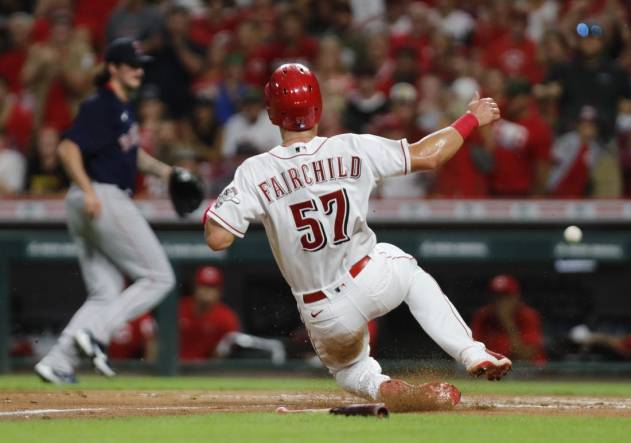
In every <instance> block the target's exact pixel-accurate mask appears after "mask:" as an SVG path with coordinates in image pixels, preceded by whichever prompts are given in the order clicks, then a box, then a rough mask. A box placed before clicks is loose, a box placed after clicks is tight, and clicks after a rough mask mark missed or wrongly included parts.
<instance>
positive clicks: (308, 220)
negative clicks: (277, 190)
mask: <svg viewBox="0 0 631 443" xmlns="http://www.w3.org/2000/svg"><path fill="white" fill-rule="evenodd" d="M319 200H320V202H321V203H322V208H323V209H324V215H326V216H333V217H334V224H333V244H334V245H339V244H341V243H344V242H347V241H349V240H350V237H349V236H348V233H347V225H348V195H347V194H346V189H344V188H342V189H339V190H337V191H334V192H330V193H328V194H324V195H321V196H320V197H319ZM289 209H291V214H292V216H293V217H294V223H295V224H296V228H298V231H307V232H306V233H305V234H304V235H303V236H302V237H300V244H301V245H302V249H304V250H305V251H309V252H315V251H319V250H320V249H322V248H324V247H325V246H326V244H327V242H328V240H327V235H326V232H325V230H324V226H323V225H322V222H321V221H320V220H319V218H318V215H319V213H320V212H321V211H320V209H319V208H318V206H317V204H316V201H315V199H313V200H307V201H304V202H301V203H295V204H293V205H291V206H289ZM334 211H335V214H334ZM310 212H315V214H309V213H310ZM309 215H311V216H309Z"/></svg>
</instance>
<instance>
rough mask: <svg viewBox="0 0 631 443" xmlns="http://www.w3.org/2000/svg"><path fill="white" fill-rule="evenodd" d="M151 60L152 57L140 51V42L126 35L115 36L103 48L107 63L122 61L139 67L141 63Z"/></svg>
mask: <svg viewBox="0 0 631 443" xmlns="http://www.w3.org/2000/svg"><path fill="white" fill-rule="evenodd" d="M152 60H153V57H151V56H148V55H146V54H143V53H142V50H141V49H140V43H139V42H138V41H136V40H133V39H131V38H128V37H121V38H117V39H116V40H114V41H112V43H110V44H109V45H107V48H106V49H105V61H106V62H107V63H124V64H126V65H129V66H134V67H140V66H142V65H143V63H147V62H150V61H152Z"/></svg>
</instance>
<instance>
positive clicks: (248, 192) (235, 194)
mask: <svg viewBox="0 0 631 443" xmlns="http://www.w3.org/2000/svg"><path fill="white" fill-rule="evenodd" d="M244 165H245V163H244V164H242V165H241V166H239V168H237V171H236V172H235V174H234V179H233V180H232V182H231V183H230V184H229V185H228V186H226V188H225V189H224V190H223V191H222V192H221V194H220V195H219V197H217V200H215V202H214V203H213V204H212V205H211V206H210V207H209V208H208V210H207V212H206V217H208V218H211V219H212V220H214V221H215V222H217V223H218V224H219V225H221V226H222V227H224V228H225V229H226V230H228V231H229V232H231V233H232V234H233V235H236V236H237V237H239V238H243V236H245V233H246V231H247V230H248V226H250V223H252V222H253V221H254V220H256V219H257V218H259V217H260V216H261V215H262V213H263V211H262V206H261V203H260V200H259V198H258V196H257V194H256V191H255V190H254V186H253V185H252V181H251V180H249V179H248V174H247V170H245V168H244Z"/></svg>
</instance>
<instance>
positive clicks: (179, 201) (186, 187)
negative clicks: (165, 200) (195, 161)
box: [169, 166, 204, 217]
mask: <svg viewBox="0 0 631 443" xmlns="http://www.w3.org/2000/svg"><path fill="white" fill-rule="evenodd" d="M169 196H170V197H171V203H173V208H174V209H175V212H177V215H179V216H180V217H184V216H186V215H187V214H190V213H191V212H193V211H194V210H196V209H197V208H199V205H201V203H202V200H203V199H204V191H203V189H202V184H201V182H200V180H199V178H197V177H196V176H195V175H194V174H192V173H191V172H189V171H187V170H186V169H184V168H180V167H178V166H175V167H173V172H171V176H170V177H169Z"/></svg>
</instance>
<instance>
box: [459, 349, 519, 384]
mask: <svg viewBox="0 0 631 443" xmlns="http://www.w3.org/2000/svg"><path fill="white" fill-rule="evenodd" d="M485 352H486V354H487V356H486V357H485V358H484V359H483V360H481V361H478V362H477V363H474V364H472V365H471V366H469V367H468V368H467V372H469V374H471V375H472V376H474V377H480V376H485V377H486V378H487V380H499V379H501V378H502V377H504V376H505V375H506V374H508V372H509V371H510V370H511V368H512V367H513V362H511V361H510V360H509V359H508V358H507V357H505V356H503V355H502V354H498V353H497V352H493V351H489V350H488V349H487V350H486V351H485Z"/></svg>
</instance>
